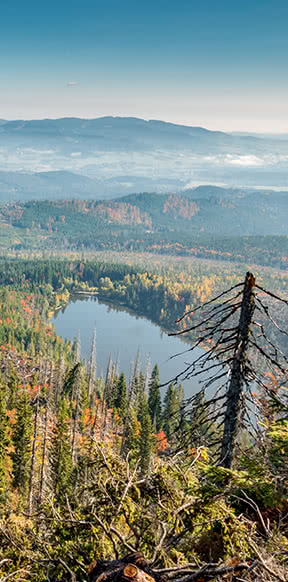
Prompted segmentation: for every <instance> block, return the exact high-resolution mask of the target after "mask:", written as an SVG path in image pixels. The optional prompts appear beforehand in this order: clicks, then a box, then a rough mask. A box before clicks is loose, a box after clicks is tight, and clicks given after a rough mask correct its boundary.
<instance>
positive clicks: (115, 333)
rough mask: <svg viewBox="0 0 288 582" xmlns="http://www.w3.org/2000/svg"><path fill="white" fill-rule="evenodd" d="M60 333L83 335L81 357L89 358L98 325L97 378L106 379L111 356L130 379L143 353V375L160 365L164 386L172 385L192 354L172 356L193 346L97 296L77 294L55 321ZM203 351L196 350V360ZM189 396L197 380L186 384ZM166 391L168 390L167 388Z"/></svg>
mask: <svg viewBox="0 0 288 582" xmlns="http://www.w3.org/2000/svg"><path fill="white" fill-rule="evenodd" d="M52 323H54V325H55V327H56V331H57V334H58V335H60V336H62V337H63V338H67V339H69V340H71V341H73V340H74V339H75V337H77V335H78V333H80V341H81V357H82V358H83V359H88V358H89V354H90V347H91V341H92V336H93V330H94V326H95V327H96V337H97V342H96V343H97V346H96V359H97V376H101V375H103V376H104V377H105V373H106V368H107V363H108V360H109V357H111V358H112V360H113V361H116V360H117V359H118V361H119V372H121V371H122V370H123V371H124V373H125V376H126V378H127V380H128V378H129V377H130V373H131V369H132V368H133V366H134V363H135V360H136V356H137V352H138V350H139V355H140V356H139V357H140V368H141V369H142V371H143V373H145V369H146V366H147V360H148V361H149V362H150V363H149V367H150V371H152V369H153V367H154V365H155V364H156V363H157V364H158V366H159V371H160V380H161V383H164V382H169V380H172V379H173V378H174V377H175V376H176V375H177V374H178V373H179V372H180V371H181V370H183V369H184V368H185V367H186V364H185V363H187V362H191V361H192V354H190V353H189V352H188V353H185V354H182V355H180V356H178V357H176V358H173V359H170V357H171V356H173V355H175V354H178V353H179V352H183V351H186V352H187V350H189V348H190V344H188V343H187V342H185V341H184V340H181V339H180V338H179V337H175V336H170V337H169V336H168V334H167V332H165V331H163V330H162V329H161V328H160V327H159V326H158V325H156V324H155V323H153V322H151V321H149V320H148V319H146V318H145V317H143V316H138V315H136V314H134V313H132V312H131V311H129V310H128V309H125V308H124V307H122V306H117V305H115V304H112V303H107V302H104V301H102V300H99V299H98V297H97V296H86V297H84V298H83V296H79V295H74V296H73V297H72V298H71V301H70V302H69V303H68V304H67V306H65V307H64V308H62V309H59V310H58V311H57V312H56V313H55V314H54V317H53V318H52ZM201 353H203V351H202V350H201V349H200V348H197V349H195V353H194V352H193V358H194V359H195V358H196V357H198V356H199V355H200V354H201ZM183 387H184V390H185V396H186V397H188V396H191V395H192V394H193V393H195V392H196V391H197V390H198V389H199V384H198V382H197V380H196V379H191V380H187V381H186V382H184V383H183ZM164 391H165V389H164Z"/></svg>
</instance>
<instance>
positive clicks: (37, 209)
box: [0, 188, 288, 271]
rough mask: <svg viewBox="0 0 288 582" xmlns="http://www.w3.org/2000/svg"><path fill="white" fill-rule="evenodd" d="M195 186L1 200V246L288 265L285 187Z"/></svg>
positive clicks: (3, 250) (4, 249)
mask: <svg viewBox="0 0 288 582" xmlns="http://www.w3.org/2000/svg"><path fill="white" fill-rule="evenodd" d="M199 190H200V193H198V194H197V196H199V197H200V198H193V197H192V198H191V195H192V196H195V195H196V193H195V191H192V194H191V193H190V191H187V193H186V195H185V196H184V195H183V196H180V195H176V194H175V195H172V194H171V195H165V196H164V195H157V194H153V193H150V194H147V193H143V194H135V195H130V196H126V197H123V198H120V199H117V200H112V201H84V200H73V201H71V200H70V201H67V200H64V201H32V202H26V203H20V202H14V203H7V204H2V205H1V206H0V225H1V236H0V251H2V252H5V251H7V250H8V249H9V250H14V251H15V252H17V251H21V252H23V251H24V252H25V251H26V252H27V251H29V250H38V251H39V250H40V251H41V250H43V251H44V250H45V248H49V249H51V250H52V249H54V250H55V251H62V252H64V251H81V250H83V251H89V250H90V251H103V250H107V251H109V250H114V251H126V252H127V251H137V252H150V253H153V254H154V253H158V254H164V255H175V256H187V257H190V258H193V257H197V258H202V259H213V260H219V261H227V262H232V263H246V262H250V263H254V264H258V265H263V266H270V267H275V268H277V269H281V270H284V271H285V270H287V235H286V224H287V219H288V215H287V204H286V198H285V196H284V194H285V193H284V194H283V193H282V194H281V193H279V194H277V195H276V194H275V193H274V196H273V198H272V197H271V196H270V197H269V196H268V195H267V196H266V197H265V196H262V198H259V197H258V196H257V193H254V194H253V195H252V194H251V195H249V196H248V194H247V195H246V197H244V198H243V197H240V198H239V197H237V191H235V192H234V191H233V190H232V191H231V190H228V191H227V192H228V193H229V194H231V192H232V193H233V192H234V194H233V196H232V195H231V196H232V197H230V198H229V197H228V194H227V193H226V197H225V196H224V197H223V191H224V190H223V189H219V190H220V192H221V196H222V198H219V197H217V196H216V195H212V194H210V195H208V194H209V192H208V194H207V193H206V190H205V196H204V194H203V193H202V190H201V189H200V188H199ZM197 191H198V189H197ZM224 192H225V191H224ZM201 196H202V198H201ZM266 198H267V199H266ZM263 200H264V202H263Z"/></svg>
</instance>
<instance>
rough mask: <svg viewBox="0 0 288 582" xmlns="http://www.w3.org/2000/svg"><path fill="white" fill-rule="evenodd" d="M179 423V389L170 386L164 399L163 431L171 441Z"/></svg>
mask: <svg viewBox="0 0 288 582" xmlns="http://www.w3.org/2000/svg"><path fill="white" fill-rule="evenodd" d="M178 421H179V398H178V389H177V388H176V387H175V386H174V385H173V384H169V386H168V388H167V392H166V394H165V398H164V410H163V430H164V432H165V434H166V436H167V439H168V440H170V439H171V437H172V435H173V432H174V431H175V428H176V427H177V424H178Z"/></svg>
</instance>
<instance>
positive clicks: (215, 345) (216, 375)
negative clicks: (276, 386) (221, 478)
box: [170, 272, 288, 468]
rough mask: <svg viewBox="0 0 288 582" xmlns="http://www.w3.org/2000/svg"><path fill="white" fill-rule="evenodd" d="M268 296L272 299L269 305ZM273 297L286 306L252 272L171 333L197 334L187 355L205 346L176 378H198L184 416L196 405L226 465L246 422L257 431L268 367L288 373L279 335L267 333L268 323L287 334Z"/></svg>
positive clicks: (184, 410) (280, 373) (281, 372)
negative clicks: (257, 404)
mask: <svg viewBox="0 0 288 582" xmlns="http://www.w3.org/2000/svg"><path fill="white" fill-rule="evenodd" d="M265 298H266V299H267V298H269V300H270V305H267V303H265ZM271 299H273V300H274V301H280V302H282V304H283V305H285V307H286V308H287V305H288V301H287V299H284V298H281V297H278V296H277V295H275V294H273V293H271V292H270V291H267V290H266V289H264V288H263V287H260V286H258V285H257V284H256V280H255V277H254V275H253V274H252V273H249V272H248V273H247V274H246V277H245V281H244V282H243V283H238V284H236V285H234V286H233V287H231V288H230V289H227V290H225V291H223V293H221V294H220V295H218V296H217V297H214V298H213V299H211V300H210V301H208V302H206V303H204V304H203V305H201V306H199V307H198V308H196V309H194V311H193V312H191V311H189V312H186V313H184V315H183V316H182V317H181V318H180V319H179V320H178V323H180V322H181V321H182V320H183V319H184V318H186V320H187V319H189V318H192V317H193V318H195V315H196V318H197V322H196V323H195V324H194V325H191V326H190V327H189V328H188V329H184V330H181V331H178V332H175V333H173V334H170V335H182V334H187V333H190V334H193V340H194V343H193V346H192V347H191V348H190V349H188V350H184V351H183V352H182V354H183V353H188V352H190V353H191V352H192V354H193V353H195V351H194V350H195V348H196V347H202V348H203V347H204V351H202V353H201V355H200V356H198V357H196V358H195V359H194V360H193V361H192V362H190V363H187V365H186V368H185V369H184V370H183V371H182V372H180V373H179V374H178V375H177V376H176V377H175V378H174V380H173V381H174V382H175V383H176V382H178V381H179V380H181V381H183V380H187V379H189V378H195V377H197V378H198V381H199V383H200V385H201V389H200V391H198V392H197V394H195V395H194V396H192V397H191V398H190V399H188V400H186V401H185V402H184V405H183V410H182V419H183V418H184V417H185V416H187V415H189V416H190V417H191V413H192V414H193V410H196V409H197V417H198V418H199V419H200V422H201V418H203V416H205V430H206V432H207V437H208V441H209V443H210V444H211V446H212V445H213V447H214V451H215V450H216V452H217V457H218V463H219V464H220V465H222V466H223V467H225V468H231V466H232V461H233V456H234V454H235V446H236V440H237V436H238V434H239V430H240V428H241V427H242V426H245V425H246V428H247V430H248V431H249V432H251V431H252V429H253V422H252V423H251V408H252V406H254V402H253V398H252V391H253V389H258V390H259V389H266V388H267V382H265V372H266V373H267V370H269V369H270V370H271V369H272V370H273V372H274V373H275V371H276V372H277V373H278V374H279V376H281V378H282V379H286V378H287V377H288V372H287V364H288V358H287V355H286V354H285V353H284V352H283V350H282V349H281V347H280V346H281V342H280V341H277V337H276V339H275V336H273V339H272V340H271V337H269V334H268V332H267V329H268V326H267V323H269V325H270V327H271V326H272V327H273V328H274V331H275V330H276V331H277V333H278V336H279V335H280V336H282V337H283V334H284V335H286V336H287V335H288V333H287V331H286V330H285V329H282V326H281V325H280V324H279V322H277V320H276V318H275V317H274V315H273V314H272V307H271ZM256 317H257V319H256ZM177 355H179V354H176V355H175V356H172V357H176V356H177ZM256 359H257V365H255V362H256ZM209 391H210V394H209ZM211 391H212V394H211ZM199 396H201V398H199ZM199 402H201V404H200V407H201V410H199ZM252 402H253V404H251V403H252ZM254 424H255V423H254ZM181 440H182V441H183V435H182V437H181Z"/></svg>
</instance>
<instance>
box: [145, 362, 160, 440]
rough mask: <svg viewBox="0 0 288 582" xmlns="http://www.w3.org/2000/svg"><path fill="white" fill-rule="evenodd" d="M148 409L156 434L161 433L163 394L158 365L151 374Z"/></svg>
mask: <svg viewBox="0 0 288 582" xmlns="http://www.w3.org/2000/svg"><path fill="white" fill-rule="evenodd" d="M148 407H149V414H150V418H151V421H152V425H153V427H154V428H155V430H156V432H159V430H160V429H161V393H160V380H159V369H158V366H157V364H156V365H155V366H154V368H153V371H152V374H151V380H150V384H149V397H148Z"/></svg>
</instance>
